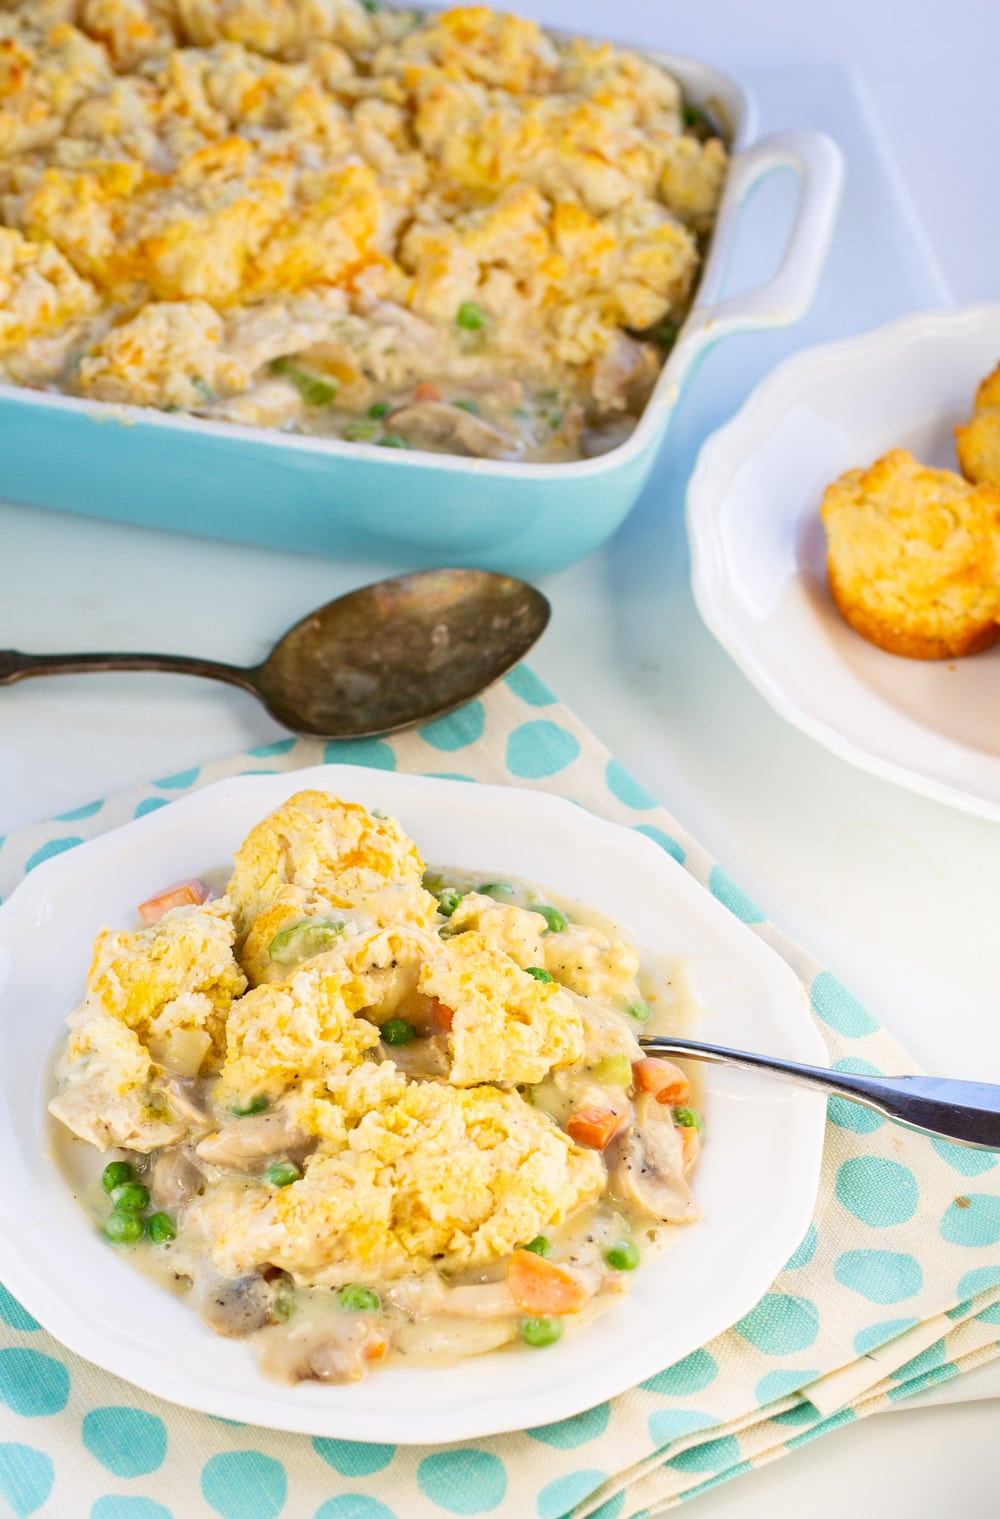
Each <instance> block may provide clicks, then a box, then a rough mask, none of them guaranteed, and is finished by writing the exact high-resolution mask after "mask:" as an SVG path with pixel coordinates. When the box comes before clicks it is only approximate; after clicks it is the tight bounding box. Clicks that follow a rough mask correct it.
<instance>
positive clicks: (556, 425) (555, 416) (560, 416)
mask: <svg viewBox="0 0 1000 1519" xmlns="http://www.w3.org/2000/svg"><path fill="white" fill-rule="evenodd" d="M565 419H566V413H565V412H564V411H554V412H552V413H550V415H549V426H550V427H551V429H552V431H553V432H558V431H559V429H560V427H562V425H563V422H564V421H565Z"/></svg>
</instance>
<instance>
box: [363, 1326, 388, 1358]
mask: <svg viewBox="0 0 1000 1519" xmlns="http://www.w3.org/2000/svg"><path fill="white" fill-rule="evenodd" d="M388 1349H389V1341H388V1340H387V1339H386V1337H385V1335H384V1334H380V1333H379V1332H378V1331H377V1330H373V1331H372V1334H371V1336H370V1337H369V1339H368V1340H367V1341H366V1342H365V1360H366V1361H381V1360H382V1358H383V1356H384V1355H385V1354H386V1352H387V1351H388Z"/></svg>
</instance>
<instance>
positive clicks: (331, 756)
mask: <svg viewBox="0 0 1000 1519" xmlns="http://www.w3.org/2000/svg"><path fill="white" fill-rule="evenodd" d="M323 763H324V764H326V765H366V766H367V767H368V769H369V770H395V768H396V751H395V750H394V749H392V748H390V746H389V745H388V744H386V743H383V742H382V740H381V739H380V738H335V739H331V740H330V742H329V743H328V744H324V745H323Z"/></svg>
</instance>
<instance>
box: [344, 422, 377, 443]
mask: <svg viewBox="0 0 1000 1519" xmlns="http://www.w3.org/2000/svg"><path fill="white" fill-rule="evenodd" d="M381 431H382V429H381V427H380V426H379V425H378V423H377V422H348V424H347V426H346V427H345V428H344V431H343V433H342V434H341V436H342V437H343V438H345V439H346V440H347V442H348V443H374V441H375V439H376V438H377V437H378V435H379V433H380V432H381Z"/></svg>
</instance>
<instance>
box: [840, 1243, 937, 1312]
mask: <svg viewBox="0 0 1000 1519" xmlns="http://www.w3.org/2000/svg"><path fill="white" fill-rule="evenodd" d="M833 1274H834V1276H835V1277H836V1279H837V1281H838V1282H840V1284H841V1286H843V1287H849V1288H850V1289H851V1291H852V1292H856V1293H858V1295H859V1296H860V1297H863V1298H867V1299H868V1301H869V1303H882V1304H889V1303H902V1302H903V1301H904V1300H905V1299H906V1298H908V1297H914V1296H915V1295H916V1293H918V1292H919V1291H920V1289H921V1287H922V1286H923V1285H924V1273H923V1270H922V1268H921V1265H920V1262H919V1261H916V1260H914V1258H913V1256H912V1255H902V1254H900V1253H899V1252H898V1251H895V1250H845V1252H844V1254H843V1255H839V1256H838V1257H837V1259H836V1261H835V1262H834V1266H833Z"/></svg>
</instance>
